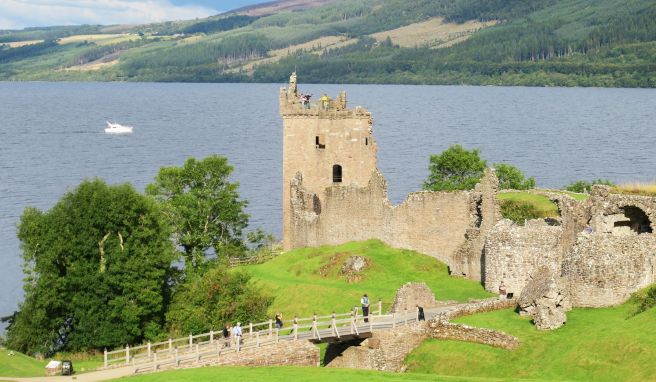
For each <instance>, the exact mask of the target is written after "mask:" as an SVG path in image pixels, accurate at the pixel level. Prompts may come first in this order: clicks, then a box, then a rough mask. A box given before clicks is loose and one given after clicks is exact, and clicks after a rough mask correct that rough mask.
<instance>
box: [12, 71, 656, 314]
mask: <svg viewBox="0 0 656 382" xmlns="http://www.w3.org/2000/svg"><path fill="white" fill-rule="evenodd" d="M279 87H280V85H278V84H264V85H262V84H124V83H0V291H1V293H0V316H4V315H7V314H9V313H11V312H12V311H13V310H14V309H15V308H16V305H17V302H18V301H19V300H20V299H21V298H22V290H21V278H22V276H21V271H20V251H19V243H18V241H17V239H16V237H15V236H16V223H17V222H18V219H19V217H20V214H21V213H22V211H23V209H24V208H25V207H27V206H35V207H38V208H41V209H48V208H50V207H52V205H53V204H54V203H55V202H56V201H57V200H58V199H59V198H60V197H61V196H62V194H63V193H64V192H65V191H66V190H67V189H70V188H72V187H75V186H76V185H77V184H78V183H79V182H80V181H81V180H82V179H84V178H89V177H100V178H103V179H105V180H107V181H108V182H110V183H116V182H131V183H133V184H134V185H135V186H136V187H137V188H138V189H139V190H143V189H144V187H145V185H146V184H148V183H150V182H151V181H152V179H153V177H154V176H155V174H156V173H157V171H158V169H159V168H160V167H161V166H171V165H181V164H182V163H183V162H184V160H185V159H186V158H187V157H189V156H194V157H197V158H202V157H204V156H207V155H210V154H222V155H225V156H227V157H228V158H229V160H230V163H232V164H233V165H234V166H235V168H236V171H235V174H234V179H235V180H238V181H239V182H240V183H241V195H242V197H243V198H245V199H248V200H250V205H249V208H248V212H249V213H250V214H251V216H252V219H251V226H252V227H258V226H260V227H263V228H264V229H266V230H268V231H270V232H273V233H275V234H276V236H278V237H280V233H281V224H280V223H281V219H282V212H281V207H280V205H281V200H280V199H281V186H282V185H281V181H280V178H281V171H282V170H281V152H282V147H281V142H282V139H281V120H280V117H279V116H278V109H277V107H278V106H277V102H278V88H279ZM341 89H346V90H347V91H348V96H349V102H350V105H351V106H355V105H362V106H365V107H367V108H368V109H369V110H371V111H372V112H373V114H374V135H375V137H376V139H377V141H378V144H379V154H378V163H379V168H380V169H381V171H382V172H383V174H384V175H385V176H386V177H387V179H388V182H389V187H390V190H389V195H390V198H391V199H392V201H393V202H395V203H398V202H400V201H402V200H403V198H404V197H405V195H406V194H407V193H408V192H411V191H414V190H417V189H418V188H420V185H421V182H422V180H423V179H424V178H425V177H426V171H427V170H426V168H427V163H428V156H429V155H430V154H433V153H439V152H441V151H442V150H444V149H445V148H447V147H448V146H449V145H451V144H454V143H461V144H463V145H464V146H466V147H479V148H480V149H481V150H482V154H483V156H484V157H485V158H486V159H487V160H488V162H489V163H496V162H501V161H507V162H510V163H513V164H515V165H517V166H519V167H520V168H521V169H522V170H524V172H525V173H526V174H528V175H534V176H535V177H536V178H537V181H538V185H539V186H542V187H560V186H562V185H564V184H566V183H568V182H570V181H572V180H576V179H592V178H600V177H601V178H609V179H612V180H615V181H620V182H621V181H630V180H640V181H654V180H656V173H655V171H654V158H655V157H656V90H652V89H561V88H503V87H460V86H370V85H344V86H331V85H321V86H319V85H312V86H302V87H301V90H303V91H304V90H307V91H310V92H312V93H314V94H315V95H316V94H321V93H322V92H323V91H326V92H328V93H329V94H333V95H335V94H337V92H338V91H339V90H341ZM106 119H114V120H116V121H118V122H120V123H124V124H131V125H134V126H135V132H134V134H132V135H129V136H109V135H105V134H104V133H103V132H102V129H103V127H104V123H105V120H106Z"/></svg>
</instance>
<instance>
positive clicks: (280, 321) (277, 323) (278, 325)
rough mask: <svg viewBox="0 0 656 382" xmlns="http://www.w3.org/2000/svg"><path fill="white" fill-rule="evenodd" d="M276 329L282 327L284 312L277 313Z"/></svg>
mask: <svg viewBox="0 0 656 382" xmlns="http://www.w3.org/2000/svg"><path fill="white" fill-rule="evenodd" d="M276 329H278V330H280V329H282V314H281V313H280V312H278V313H276Z"/></svg>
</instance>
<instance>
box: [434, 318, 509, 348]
mask: <svg viewBox="0 0 656 382" xmlns="http://www.w3.org/2000/svg"><path fill="white" fill-rule="evenodd" d="M426 330H427V332H428V337H429V338H435V339H441V340H454V341H464V342H473V343H477V344H483V345H489V346H493V347H497V348H501V349H507V350H515V349H517V348H518V347H519V345H520V343H519V339H518V338H517V337H513V336H511V335H509V334H506V333H504V332H500V331H496V330H492V329H485V328H476V327H473V326H469V325H463V324H453V323H450V322H443V321H439V320H431V321H429V322H428V324H427V325H426Z"/></svg>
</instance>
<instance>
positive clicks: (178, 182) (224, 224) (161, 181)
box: [146, 155, 248, 271]
mask: <svg viewBox="0 0 656 382" xmlns="http://www.w3.org/2000/svg"><path fill="white" fill-rule="evenodd" d="M232 171H233V168H232V166H230V165H229V164H228V160H227V159H226V158H225V157H222V156H217V155H214V156H210V157H207V158H205V159H203V160H201V161H197V160H196V159H194V158H189V159H188V160H187V161H186V162H185V164H184V166H183V167H163V168H162V169H160V171H159V173H158V174H157V176H156V177H155V182H154V183H152V184H150V185H148V187H147V188H146V193H148V194H149V195H153V196H154V197H155V198H156V199H157V200H158V201H159V202H160V203H161V204H162V206H163V209H164V211H165V213H166V216H167V217H168V219H169V221H170V223H171V225H172V228H173V237H174V240H175V242H176V244H178V245H179V246H180V247H182V249H183V250H184V257H185V267H186V269H187V270H189V271H193V270H197V269H199V268H200V267H201V266H202V265H203V264H204V262H205V261H206V256H207V252H208V250H209V249H213V250H214V252H215V253H216V255H217V256H219V255H221V254H224V255H229V254H230V253H234V252H235V251H241V250H243V248H244V243H243V239H242V230H243V229H244V228H245V227H246V226H247V225H248V215H247V214H246V213H244V208H245V207H246V205H247V202H246V201H243V200H239V194H238V193H237V189H238V188H239V183H230V182H229V181H228V177H229V176H230V174H231V173H232Z"/></svg>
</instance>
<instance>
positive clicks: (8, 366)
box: [0, 348, 46, 380]
mask: <svg viewBox="0 0 656 382" xmlns="http://www.w3.org/2000/svg"><path fill="white" fill-rule="evenodd" d="M45 365H46V362H41V361H37V360H35V359H34V358H31V357H28V356H26V355H24V354H21V353H14V355H9V350H7V349H5V348H0V380H2V377H34V376H42V375H44V374H45V372H44V367H45Z"/></svg>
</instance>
